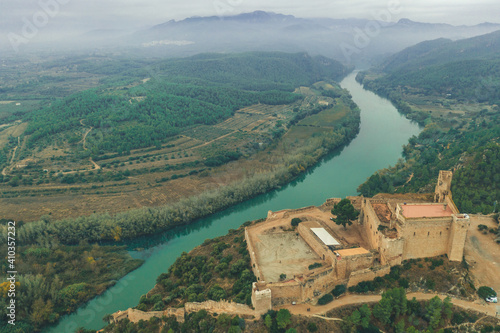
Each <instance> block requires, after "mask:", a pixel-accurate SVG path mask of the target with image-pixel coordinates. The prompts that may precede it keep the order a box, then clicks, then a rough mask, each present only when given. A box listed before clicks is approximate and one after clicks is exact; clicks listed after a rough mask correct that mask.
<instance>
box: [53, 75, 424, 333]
mask: <svg viewBox="0 0 500 333" xmlns="http://www.w3.org/2000/svg"><path fill="white" fill-rule="evenodd" d="M355 76H356V73H351V74H350V75H348V76H347V77H346V78H345V79H344V80H343V81H342V82H341V83H340V85H341V86H342V87H343V88H345V89H347V90H349V91H350V93H351V95H352V98H353V100H354V102H356V104H357V105H358V106H359V108H360V109H361V128H360V131H359V134H358V135H357V136H356V138H355V139H354V140H353V141H352V142H351V143H350V144H349V145H347V146H346V147H344V148H343V149H339V150H338V151H335V152H333V153H331V154H329V155H328V156H327V157H325V158H324V159H323V160H322V161H321V162H320V163H319V164H318V165H316V166H315V167H314V168H311V169H310V170H309V171H308V172H307V173H306V174H305V175H303V176H301V177H300V178H298V179H296V180H295V181H293V182H292V183H290V184H288V185H287V186H284V187H283V188H281V189H279V190H275V191H272V192H270V193H267V194H264V195H261V196H258V197H256V198H254V199H251V200H248V201H245V202H243V203H241V204H238V205H235V206H233V207H232V208H230V209H227V210H225V211H222V212H219V213H216V214H213V215H211V216H209V217H207V218H204V219H200V220H199V221H197V222H195V223H193V224H192V225H190V226H187V227H182V228H179V229H177V230H175V231H170V232H168V233H166V234H164V235H159V236H156V237H150V238H143V239H141V240H140V242H138V243H137V242H135V243H134V244H132V247H133V248H134V247H142V248H147V249H145V250H142V251H132V252H131V254H132V256H133V257H134V258H142V259H145V260H146V261H145V263H144V264H143V265H142V266H141V267H140V268H138V269H137V270H135V271H133V272H131V273H130V274H128V275H127V276H125V277H124V278H122V279H121V280H120V281H118V283H117V284H116V285H115V286H113V287H112V288H110V289H108V290H107V291H106V292H105V293H104V294H102V295H101V296H99V297H96V298H94V299H93V300H92V301H90V302H89V303H87V304H86V305H85V306H83V307H81V308H80V309H79V310H78V311H77V312H75V313H74V314H72V315H69V316H65V317H64V318H63V319H62V320H61V321H60V322H59V324H58V325H56V326H54V327H51V328H48V329H46V330H45V332H46V333H56V332H57V333H61V332H64V333H65V332H74V331H75V329H76V328H78V327H85V328H87V329H100V328H102V327H103V326H104V325H105V322H104V321H103V320H102V318H103V316H104V315H106V314H110V313H113V312H116V311H118V310H125V309H127V308H129V307H133V306H135V305H137V304H138V303H139V298H140V297H141V295H143V294H145V293H147V292H148V291H149V290H150V289H151V288H153V286H154V285H155V281H156V278H157V277H158V275H160V274H161V273H163V272H166V271H167V270H168V267H169V266H170V265H171V264H172V263H173V262H174V261H175V259H176V258H177V257H178V256H179V255H180V254H181V253H182V252H183V251H186V252H189V251H190V250H191V249H193V248H194V247H196V246H197V245H200V244H201V243H202V242H203V241H204V240H205V239H207V238H214V237H217V236H221V235H224V234H226V233H227V231H228V230H229V229H236V228H238V227H239V226H240V225H241V224H242V223H243V222H245V221H249V220H255V219H258V218H262V217H265V216H266V215H267V211H269V210H272V211H277V210H281V209H285V208H300V207H304V206H310V205H321V204H322V203H323V202H325V200H326V199H327V198H332V197H337V198H340V197H342V198H343V197H345V196H348V195H357V192H356V188H357V187H358V186H359V184H361V183H363V182H364V181H365V180H366V178H368V177H369V176H370V175H372V174H373V173H374V172H375V171H376V170H379V169H381V168H385V167H388V166H389V165H391V164H395V163H396V161H397V160H398V158H400V157H401V152H402V145H403V144H406V143H407V141H408V139H409V138H410V137H411V136H412V135H417V134H418V133H419V132H420V130H421V128H419V126H418V125H417V124H416V123H414V122H410V121H409V120H408V119H406V118H405V117H404V116H402V115H401V114H399V113H398V112H397V110H396V109H395V107H394V106H393V105H392V104H391V103H390V102H389V101H388V100H386V99H384V98H381V97H379V96H377V95H375V94H373V93H372V92H370V91H367V90H365V89H363V87H362V86H361V85H360V84H359V83H357V82H356V80H355ZM129 245H130V244H129Z"/></svg>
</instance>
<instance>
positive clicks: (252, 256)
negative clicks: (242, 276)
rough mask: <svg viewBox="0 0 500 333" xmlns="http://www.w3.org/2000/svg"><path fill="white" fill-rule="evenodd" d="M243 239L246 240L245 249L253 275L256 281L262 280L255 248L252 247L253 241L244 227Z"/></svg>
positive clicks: (262, 276)
mask: <svg viewBox="0 0 500 333" xmlns="http://www.w3.org/2000/svg"><path fill="white" fill-rule="evenodd" d="M245 241H246V242H247V249H248V253H249V254H250V264H251V266H252V271H253V274H254V275H255V277H257V280H258V281H262V280H263V279H264V275H263V274H262V272H261V270H260V268H259V262H258V261H257V255H256V254H255V249H254V247H253V243H252V242H251V240H250V235H249V234H248V230H247V228H245Z"/></svg>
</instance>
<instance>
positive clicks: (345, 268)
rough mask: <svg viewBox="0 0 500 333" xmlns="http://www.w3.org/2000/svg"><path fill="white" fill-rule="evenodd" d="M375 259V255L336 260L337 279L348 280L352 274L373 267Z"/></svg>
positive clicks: (345, 257) (369, 254)
mask: <svg viewBox="0 0 500 333" xmlns="http://www.w3.org/2000/svg"><path fill="white" fill-rule="evenodd" d="M374 259H375V258H374V256H373V253H367V254H362V255H354V256H344V257H340V259H339V258H336V259H335V263H334V268H335V273H336V276H337V279H339V280H347V279H348V278H349V276H350V275H351V273H352V272H354V271H357V270H360V269H365V268H368V267H371V266H372V265H373V263H374Z"/></svg>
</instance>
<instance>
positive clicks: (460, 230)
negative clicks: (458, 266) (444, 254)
mask: <svg viewBox="0 0 500 333" xmlns="http://www.w3.org/2000/svg"><path fill="white" fill-rule="evenodd" d="M469 226H470V217H469V215H467V214H454V215H453V221H452V223H451V229H450V238H449V244H448V259H449V260H450V261H462V258H463V255H464V247H465V238H466V236H467V230H468V229H469Z"/></svg>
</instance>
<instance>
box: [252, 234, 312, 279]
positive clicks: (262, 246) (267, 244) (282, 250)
mask: <svg viewBox="0 0 500 333" xmlns="http://www.w3.org/2000/svg"><path fill="white" fill-rule="evenodd" d="M258 239H259V241H257V242H256V243H255V246H256V254H257V258H258V259H257V260H258V261H259V266H260V268H261V269H262V273H263V275H264V279H265V281H266V282H277V281H279V280H280V274H286V276H287V279H290V278H293V276H294V275H295V274H301V273H304V272H306V271H307V270H308V266H309V265H312V264H314V263H315V262H319V261H320V260H321V259H320V258H319V257H318V255H317V254H316V253H314V251H313V250H312V249H311V248H310V247H309V245H307V243H306V242H305V241H304V240H303V239H302V237H300V236H299V235H297V234H296V233H295V232H279V233H271V234H266V235H259V236H258Z"/></svg>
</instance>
